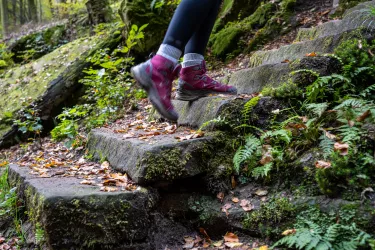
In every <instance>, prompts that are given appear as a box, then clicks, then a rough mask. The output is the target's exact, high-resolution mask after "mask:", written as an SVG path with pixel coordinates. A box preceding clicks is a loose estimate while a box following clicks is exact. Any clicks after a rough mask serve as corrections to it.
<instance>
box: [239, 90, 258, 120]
mask: <svg viewBox="0 0 375 250" xmlns="http://www.w3.org/2000/svg"><path fill="white" fill-rule="evenodd" d="M259 100H260V96H257V97H253V98H251V99H250V100H249V101H248V102H246V104H245V105H244V108H243V109H242V120H243V123H247V122H248V121H249V119H250V114H251V111H252V110H253V108H254V107H255V106H256V105H257V104H258V102H259Z"/></svg>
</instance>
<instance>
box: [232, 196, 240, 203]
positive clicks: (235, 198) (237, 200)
mask: <svg viewBox="0 0 375 250" xmlns="http://www.w3.org/2000/svg"><path fill="white" fill-rule="evenodd" d="M232 201H233V202H234V203H238V202H239V201H240V200H239V199H238V198H237V197H233V198H232Z"/></svg>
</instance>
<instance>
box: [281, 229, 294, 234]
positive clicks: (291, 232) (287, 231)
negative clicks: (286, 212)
mask: <svg viewBox="0 0 375 250" xmlns="http://www.w3.org/2000/svg"><path fill="white" fill-rule="evenodd" d="M296 232H297V230H295V229H288V230H285V231H284V232H283V233H282V234H281V235H284V236H288V235H292V234H295V233H296Z"/></svg>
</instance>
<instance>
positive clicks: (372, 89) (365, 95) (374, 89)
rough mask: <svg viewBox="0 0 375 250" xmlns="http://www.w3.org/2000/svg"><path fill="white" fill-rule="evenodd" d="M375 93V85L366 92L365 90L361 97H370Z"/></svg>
mask: <svg viewBox="0 0 375 250" xmlns="http://www.w3.org/2000/svg"><path fill="white" fill-rule="evenodd" d="M373 91H375V84H373V85H371V86H369V87H367V88H366V89H365V90H363V91H362V92H361V93H360V94H359V95H360V96H362V97H365V98H366V97H368V96H369V95H370V94H371V92H373Z"/></svg>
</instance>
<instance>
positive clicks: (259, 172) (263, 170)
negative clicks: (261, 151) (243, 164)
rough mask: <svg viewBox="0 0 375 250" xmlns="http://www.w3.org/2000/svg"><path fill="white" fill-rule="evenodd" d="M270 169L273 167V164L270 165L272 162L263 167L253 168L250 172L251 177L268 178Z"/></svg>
mask: <svg viewBox="0 0 375 250" xmlns="http://www.w3.org/2000/svg"><path fill="white" fill-rule="evenodd" d="M272 167H273V163H272V162H270V163H267V164H266V165H264V166H261V167H257V168H254V169H253V170H252V171H251V175H252V176H253V177H254V178H255V179H259V178H265V177H268V176H269V173H270V172H271V170H272Z"/></svg>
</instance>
